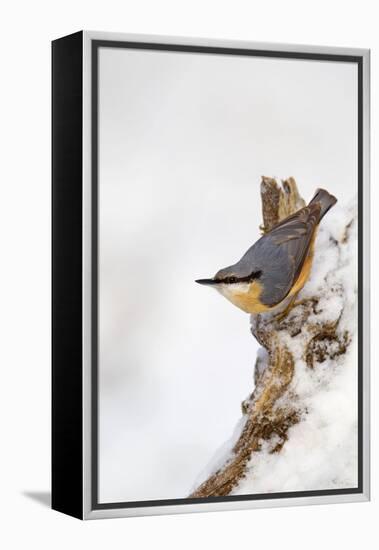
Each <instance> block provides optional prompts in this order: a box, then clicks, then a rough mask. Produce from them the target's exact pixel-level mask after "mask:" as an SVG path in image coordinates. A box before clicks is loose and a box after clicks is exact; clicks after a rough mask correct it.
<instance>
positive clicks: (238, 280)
mask: <svg viewBox="0 0 379 550" xmlns="http://www.w3.org/2000/svg"><path fill="white" fill-rule="evenodd" d="M261 275H262V271H253V272H252V273H251V274H250V275H247V277H225V279H222V280H221V281H220V282H223V283H226V284H233V283H248V282H250V281H253V280H254V279H259V277H260V276H261Z"/></svg>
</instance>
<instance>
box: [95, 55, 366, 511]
mask: <svg viewBox="0 0 379 550" xmlns="http://www.w3.org/2000/svg"><path fill="white" fill-rule="evenodd" d="M97 70H98V88H97V102H98V103H97V106H98V112H97V121H98V142H97V147H98V151H97V155H98V156H97V162H98V175H97V251H98V264H97V265H98V272H97V288H96V297H97V306H98V309H97V327H96V328H97V342H98V355H97V363H96V368H97V384H98V385H97V398H98V407H97V416H96V419H95V420H96V424H95V425H96V429H97V448H96V452H97V462H96V464H97V470H96V472H95V475H96V483H97V494H98V502H99V503H103V504H115V503H116V504H117V503H118V504H121V503H138V502H146V501H165V500H168V501H170V500H173V499H178V500H180V501H184V502H185V501H188V502H191V501H193V499H207V498H210V497H219V498H226V497H228V498H229V497H244V496H247V495H250V496H256V497H257V498H258V497H264V496H269V495H278V494H279V495H283V496H288V495H291V494H300V495H304V496H306V495H307V494H315V492H319V493H320V494H322V492H326V493H327V492H330V491H335V492H337V493H338V492H343V491H346V492H349V491H352V492H353V491H354V490H357V487H358V483H359V475H360V474H359V471H360V470H359V468H360V464H359V430H358V428H359V414H358V406H359V387H358V380H359V368H360V366H359V360H358V344H359V342H358V340H359V338H358V337H359V323H358V311H359V304H360V302H359V299H358V282H359V270H358V229H359V223H360V218H359V214H358V213H359V193H360V191H359V181H358V174H359V169H358V163H359V159H358V134H359V132H358V71H357V66H356V64H355V63H351V62H337V61H326V60H318V59H312V60H306V59H297V58H284V57H276V58H275V57H270V56H266V57H263V56H242V55H240V56H239V55H223V54H218V55H215V54H214V53H213V54H209V53H198V52H190V51H184V52H181V51H164V50H163V49H161V50H154V49H153V48H151V49H145V50H142V49H138V48H133V49H130V48H127V47H110V46H107V47H101V46H100V47H99V49H98V69H97Z"/></svg>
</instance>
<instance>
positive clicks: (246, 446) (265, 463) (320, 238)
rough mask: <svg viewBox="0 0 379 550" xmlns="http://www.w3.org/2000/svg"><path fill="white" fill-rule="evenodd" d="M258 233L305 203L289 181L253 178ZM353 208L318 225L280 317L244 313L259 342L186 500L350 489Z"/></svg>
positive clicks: (353, 449)
mask: <svg viewBox="0 0 379 550" xmlns="http://www.w3.org/2000/svg"><path fill="white" fill-rule="evenodd" d="M261 198H262V213H263V225H262V227H261V229H262V231H263V232H265V231H268V230H270V229H271V227H272V226H273V225H275V224H276V223H277V222H279V221H280V220H281V219H283V218H285V217H287V216H288V215H290V214H292V213H293V212H295V211H296V210H298V209H299V208H301V207H302V206H304V204H305V202H304V200H303V199H302V198H301V196H300V195H299V193H298V190H297V186H296V182H295V180H294V179H293V178H290V179H288V180H285V181H284V182H283V183H282V188H281V187H280V186H278V184H277V182H276V181H275V180H274V179H271V178H266V177H263V178H262V183H261ZM356 217H357V207H356V201H354V202H353V203H352V204H350V205H349V206H348V207H345V208H343V207H342V206H340V204H339V203H338V204H337V205H336V206H335V207H334V208H333V210H332V211H331V212H330V213H329V214H327V215H326V216H325V218H324V219H323V220H322V222H321V224H320V228H319V231H318V235H317V238H316V244H315V256H314V261H313V267H312V272H311V276H310V279H309V280H308V282H307V283H306V285H305V287H304V288H303V290H302V291H301V292H300V294H299V295H298V299H297V302H298V305H296V306H295V307H294V308H293V309H292V310H291V311H290V313H289V314H288V316H287V317H285V318H283V319H281V320H278V319H275V315H274V314H261V315H255V316H251V331H252V334H253V335H254V337H255V338H256V339H257V341H258V342H259V344H260V345H261V346H262V348H261V349H260V350H259V352H258V356H257V359H256V364H255V372H254V383H255V387H254V391H253V392H252V393H251V395H250V396H249V397H248V398H247V399H246V400H245V401H244V402H243V403H242V412H243V417H242V419H241V421H240V422H239V424H238V426H237V428H236V430H235V433H234V435H233V437H232V440H231V441H230V442H229V444H228V445H227V450H223V453H222V456H221V457H220V456H219V457H217V460H216V461H215V463H214V464H211V465H210V467H208V468H207V470H206V472H204V473H203V474H202V476H201V478H200V480H199V484H198V486H197V488H196V489H195V490H194V491H193V492H192V493H191V495H190V496H191V497H208V496H225V495H230V494H234V495H237V494H252V493H270V492H281V491H304V490H321V489H335V488H343V487H353V486H355V485H356V483H357V479H356V472H357V425H356V424H357V391H356V387H357V386H356V384H357V347H356V336H357V335H356V326H357V322H356V315H357V313H356V306H357V304H356V301H357V266H356V264H357V228H356V225H357V224H356Z"/></svg>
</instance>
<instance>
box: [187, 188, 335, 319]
mask: <svg viewBox="0 0 379 550" xmlns="http://www.w3.org/2000/svg"><path fill="white" fill-rule="evenodd" d="M336 202H337V199H336V197H335V196H334V195H331V194H330V193H329V192H328V191H326V190H325V189H316V192H315V194H314V196H313V198H312V200H311V201H310V202H309V204H308V205H307V206H304V207H303V208H301V209H300V210H298V211H297V212H295V213H294V214H291V215H290V216H288V217H287V218H285V219H283V220H281V221H280V222H279V223H277V224H276V225H275V226H274V227H272V228H271V230H270V231H268V232H267V233H265V234H264V235H263V236H262V237H261V238H260V239H258V241H256V242H255V243H254V244H253V245H252V246H251V247H250V248H249V249H248V250H247V252H246V253H245V254H244V255H243V256H242V258H241V259H240V260H239V261H238V262H237V263H235V264H233V265H231V266H229V267H225V268H223V269H220V270H219V271H218V272H217V273H216V275H215V276H214V277H212V278H210V279H197V280H196V281H195V282H196V283H199V284H200V285H206V286H211V287H213V288H215V289H216V290H217V291H218V292H219V293H220V294H221V295H222V296H224V297H225V298H226V299H227V300H229V301H230V302H231V303H232V304H233V305H235V306H236V307H238V308H239V309H241V310H242V311H244V312H246V313H249V314H253V315H256V314H261V313H267V312H272V311H276V312H277V311H280V312H281V313H280V314H279V316H278V319H279V318H280V319H281V318H283V317H285V316H286V315H288V313H289V311H290V310H291V309H292V308H293V307H294V306H295V301H296V297H297V295H298V293H299V292H300V290H301V289H302V288H303V287H304V285H305V283H306V282H307V280H308V278H309V275H310V272H311V268H312V262H313V257H314V245H315V239H316V235H317V229H318V226H319V224H320V222H321V220H322V218H323V217H324V216H325V214H326V213H327V212H328V211H329V210H330V208H332V207H333V206H334V205H335V204H336ZM283 307H285V309H284V310H283ZM282 310H283V311H282Z"/></svg>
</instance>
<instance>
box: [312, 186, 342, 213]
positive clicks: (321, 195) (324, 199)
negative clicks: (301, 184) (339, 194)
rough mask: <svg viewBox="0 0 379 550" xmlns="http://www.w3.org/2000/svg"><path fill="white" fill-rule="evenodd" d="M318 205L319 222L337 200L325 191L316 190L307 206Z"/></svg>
mask: <svg viewBox="0 0 379 550" xmlns="http://www.w3.org/2000/svg"><path fill="white" fill-rule="evenodd" d="M317 202H318V203H320V205H321V212H320V220H321V219H322V218H323V217H324V216H325V214H326V213H327V212H328V210H330V209H331V208H332V206H334V205H335V204H336V202H337V199H336V197H335V196H334V195H331V194H330V193H328V191H326V190H325V189H316V193H315V195H314V197H313V199H312V200H311V202H310V203H309V204H315V203H317Z"/></svg>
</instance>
